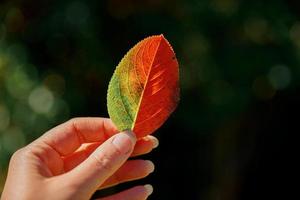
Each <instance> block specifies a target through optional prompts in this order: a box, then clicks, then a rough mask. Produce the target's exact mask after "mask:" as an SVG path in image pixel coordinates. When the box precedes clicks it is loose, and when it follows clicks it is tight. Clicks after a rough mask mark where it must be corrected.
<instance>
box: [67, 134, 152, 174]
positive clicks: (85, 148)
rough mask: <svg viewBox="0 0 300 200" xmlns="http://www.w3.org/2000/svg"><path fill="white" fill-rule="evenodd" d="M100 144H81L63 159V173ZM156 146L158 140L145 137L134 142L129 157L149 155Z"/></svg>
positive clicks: (80, 161)
mask: <svg viewBox="0 0 300 200" xmlns="http://www.w3.org/2000/svg"><path fill="white" fill-rule="evenodd" d="M100 144H101V143H99V142H95V143H89V144H83V145H82V146H81V147H80V148H79V149H78V150H76V151H75V152H74V153H72V154H70V155H68V156H66V157H64V158H63V160H64V171H65V172H67V171H70V170H72V169H73V168H74V167H76V166H77V165H79V164H80V163H82V162H83V161H84V160H85V159H86V158H87V157H89V156H90V154H91V153H92V152H93V151H94V150H95V149H97V148H98V146H99V145H100ZM157 146H158V140H157V139H156V138H155V137H153V136H146V137H144V138H142V139H140V140H138V141H137V142H136V145H135V147H134V150H133V152H132V154H131V157H134V156H138V155H143V154H146V153H149V152H150V151H151V150H152V149H153V148H156V147H157Z"/></svg>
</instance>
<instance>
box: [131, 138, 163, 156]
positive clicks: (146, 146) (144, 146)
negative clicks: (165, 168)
mask: <svg viewBox="0 0 300 200" xmlns="http://www.w3.org/2000/svg"><path fill="white" fill-rule="evenodd" d="M158 144H159V142H158V139H157V138H156V137H154V136H151V135H148V136H146V137H143V138H141V139H140V140H138V141H137V142H136V145H135V148H134V150H133V152H132V154H131V157H134V156H139V155H143V154H147V153H149V152H150V151H152V149H154V148H156V147H158Z"/></svg>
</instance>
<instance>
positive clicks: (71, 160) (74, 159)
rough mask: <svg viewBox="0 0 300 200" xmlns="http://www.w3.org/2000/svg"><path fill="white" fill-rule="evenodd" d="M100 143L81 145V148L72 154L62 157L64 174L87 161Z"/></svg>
mask: <svg viewBox="0 0 300 200" xmlns="http://www.w3.org/2000/svg"><path fill="white" fill-rule="evenodd" d="M100 145H101V143H100V142H94V143H87V144H83V145H81V147H80V148H79V149H78V150H76V151H75V152H74V153H72V154H70V155H68V156H65V157H63V158H62V159H63V161H64V172H68V171H70V170H72V169H73V168H75V167H76V166H78V165H79V164H80V163H82V162H83V161H84V160H85V159H87V158H88V157H89V156H90V155H91V154H92V153H93V152H94V151H95V150H96V149H97V148H98V147H99V146H100Z"/></svg>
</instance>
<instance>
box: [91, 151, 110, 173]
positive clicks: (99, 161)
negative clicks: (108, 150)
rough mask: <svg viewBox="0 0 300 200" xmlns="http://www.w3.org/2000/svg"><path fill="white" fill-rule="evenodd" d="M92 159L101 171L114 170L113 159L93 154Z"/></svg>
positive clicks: (104, 155)
mask: <svg viewBox="0 0 300 200" xmlns="http://www.w3.org/2000/svg"><path fill="white" fill-rule="evenodd" d="M92 158H93V159H94V161H95V164H96V167H97V168H98V169H99V170H101V171H111V170H113V169H114V164H113V163H114V162H113V159H112V157H110V156H108V155H106V154H103V155H102V156H101V157H98V156H97V155H94V154H92Z"/></svg>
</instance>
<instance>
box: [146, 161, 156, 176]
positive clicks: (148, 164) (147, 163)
mask: <svg viewBox="0 0 300 200" xmlns="http://www.w3.org/2000/svg"><path fill="white" fill-rule="evenodd" d="M145 162H146V165H147V169H148V171H149V174H150V173H152V172H154V169H155V166H154V164H153V162H152V161H150V160H145Z"/></svg>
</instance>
